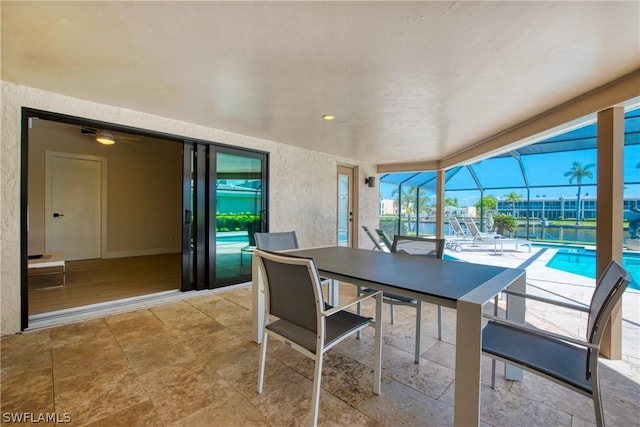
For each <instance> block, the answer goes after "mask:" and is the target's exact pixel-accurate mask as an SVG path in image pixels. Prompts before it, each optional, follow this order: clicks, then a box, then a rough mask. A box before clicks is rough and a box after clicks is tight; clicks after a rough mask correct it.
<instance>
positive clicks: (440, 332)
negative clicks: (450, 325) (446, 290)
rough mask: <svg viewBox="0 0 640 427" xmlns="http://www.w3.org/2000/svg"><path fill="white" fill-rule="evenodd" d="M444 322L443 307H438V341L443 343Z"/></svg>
mask: <svg viewBox="0 0 640 427" xmlns="http://www.w3.org/2000/svg"><path fill="white" fill-rule="evenodd" d="M443 322H444V321H443V320H442V306H441V305H439V306H438V339H439V340H440V341H442V330H443V329H444V323H443Z"/></svg>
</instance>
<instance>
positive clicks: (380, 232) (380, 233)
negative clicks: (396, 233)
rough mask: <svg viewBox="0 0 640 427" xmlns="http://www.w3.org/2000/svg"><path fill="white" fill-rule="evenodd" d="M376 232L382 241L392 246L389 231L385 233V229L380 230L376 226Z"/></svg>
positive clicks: (389, 246)
mask: <svg viewBox="0 0 640 427" xmlns="http://www.w3.org/2000/svg"><path fill="white" fill-rule="evenodd" d="M376 233H377V234H378V237H380V240H382V243H384V244H385V246H386V247H388V248H391V246H392V243H391V239H389V236H387V233H385V232H384V230H380V229H379V228H376Z"/></svg>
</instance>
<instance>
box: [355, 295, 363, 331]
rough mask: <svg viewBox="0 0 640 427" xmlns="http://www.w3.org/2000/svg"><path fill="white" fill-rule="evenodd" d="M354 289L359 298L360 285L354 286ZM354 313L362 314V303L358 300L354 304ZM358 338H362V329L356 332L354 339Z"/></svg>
mask: <svg viewBox="0 0 640 427" xmlns="http://www.w3.org/2000/svg"><path fill="white" fill-rule="evenodd" d="M356 289H357V294H356V297H357V298H360V295H362V287H361V286H356ZM356 314H357V315H358V316H360V315H361V314H362V303H360V302H359V303H358V304H356ZM360 338H362V331H358V332H356V339H360Z"/></svg>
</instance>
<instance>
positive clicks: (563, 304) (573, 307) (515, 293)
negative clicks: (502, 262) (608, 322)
mask: <svg viewBox="0 0 640 427" xmlns="http://www.w3.org/2000/svg"><path fill="white" fill-rule="evenodd" d="M502 293H504V294H507V295H513V296H516V297H522V298H528V299H532V300H535V301H540V302H544V303H546V304H552V305H557V306H559V307H564V308H568V309H571V310H577V311H582V312H584V313H588V312H589V307H588V306H584V305H579V304H572V303H569V302H562V301H557V300H553V299H549V298H545V297H541V296H538V295H532V294H526V293H522V292H518V291H510V290H509V289H505V290H503V291H502Z"/></svg>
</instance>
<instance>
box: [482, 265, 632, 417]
mask: <svg viewBox="0 0 640 427" xmlns="http://www.w3.org/2000/svg"><path fill="white" fill-rule="evenodd" d="M630 281H631V277H630V276H629V274H628V273H627V272H626V271H625V269H624V268H622V266H620V264H618V263H617V262H615V261H611V262H610V263H609V265H608V266H607V268H606V270H605V272H604V274H603V275H602V276H601V277H600V279H599V280H598V283H597V284H596V287H595V290H594V292H593V296H592V297H591V304H590V305H589V306H588V307H585V306H582V305H575V304H569V303H564V302H560V301H555V300H549V299H546V298H543V297H538V296H533V295H529V294H522V293H519V292H512V291H506V292H507V294H508V295H515V296H521V297H525V298H530V299H533V300H536V301H540V302H544V303H548V304H553V305H557V306H561V307H564V308H568V309H574V310H578V311H580V312H585V313H588V315H587V316H588V317H587V337H586V338H587V340H586V341H583V340H579V339H574V338H571V337H566V336H563V335H560V334H556V333H551V332H547V331H544V330H541V329H536V328H532V327H529V326H525V325H522V324H518V323H514V322H510V321H508V320H506V319H503V318H498V317H496V316H489V315H486V317H488V318H490V319H491V320H489V322H488V323H487V325H486V326H485V327H484V329H483V331H482V351H483V353H484V354H485V355H486V356H489V357H491V358H493V359H494V360H493V361H492V381H491V387H492V388H493V389H495V360H496V359H497V360H501V361H503V362H505V363H507V364H509V365H516V366H519V367H521V368H523V369H526V370H527V371H529V372H532V373H534V374H536V375H540V376H542V377H544V378H547V379H549V380H551V381H553V382H555V383H558V384H560V385H563V386H565V387H567V388H569V389H570V390H573V391H575V392H577V393H580V394H582V395H584V396H587V397H591V398H592V399H593V404H594V407H595V415H596V423H597V425H598V426H599V427H601V426H604V413H603V409H602V398H601V395H600V384H599V382H598V356H599V353H600V343H601V341H602V334H603V332H604V329H605V325H606V324H607V322H608V321H609V317H610V316H611V311H612V310H613V308H614V307H615V305H616V304H617V303H618V301H620V298H622V294H623V293H624V291H625V289H626V288H627V286H628V284H629V282H630Z"/></svg>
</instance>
